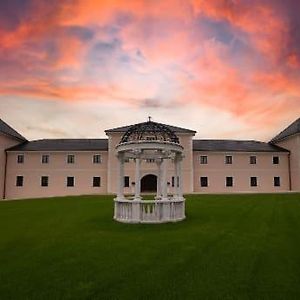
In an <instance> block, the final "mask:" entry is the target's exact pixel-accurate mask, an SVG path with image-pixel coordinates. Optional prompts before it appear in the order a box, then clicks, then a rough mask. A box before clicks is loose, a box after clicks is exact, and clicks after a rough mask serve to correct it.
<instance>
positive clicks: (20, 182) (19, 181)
mask: <svg viewBox="0 0 300 300" xmlns="http://www.w3.org/2000/svg"><path fill="white" fill-rule="evenodd" d="M23 181H24V177H23V176H17V178H16V186H23Z"/></svg>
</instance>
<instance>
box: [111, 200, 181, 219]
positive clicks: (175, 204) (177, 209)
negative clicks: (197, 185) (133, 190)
mask: <svg viewBox="0 0 300 300" xmlns="http://www.w3.org/2000/svg"><path fill="white" fill-rule="evenodd" d="M114 203H115V207H114V219H115V220H116V221H119V222H124V223H165V222H178V221H181V220H183V219H185V199H184V198H180V199H178V198H168V199H166V200H127V199H117V198H116V199H114Z"/></svg>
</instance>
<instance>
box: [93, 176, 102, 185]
mask: <svg viewBox="0 0 300 300" xmlns="http://www.w3.org/2000/svg"><path fill="white" fill-rule="evenodd" d="M100 186H101V177H99V176H95V177H93V187H100Z"/></svg>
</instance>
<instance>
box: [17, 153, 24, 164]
mask: <svg viewBox="0 0 300 300" xmlns="http://www.w3.org/2000/svg"><path fill="white" fill-rule="evenodd" d="M21 157H22V159H19V158H21ZM24 161H25V155H24V153H19V154H17V164H24Z"/></svg>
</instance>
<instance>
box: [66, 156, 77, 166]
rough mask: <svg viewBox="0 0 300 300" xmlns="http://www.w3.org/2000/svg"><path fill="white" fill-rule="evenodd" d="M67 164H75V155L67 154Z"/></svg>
mask: <svg viewBox="0 0 300 300" xmlns="http://www.w3.org/2000/svg"><path fill="white" fill-rule="evenodd" d="M67 163H68V164H74V163H75V155H74V154H68V156H67Z"/></svg>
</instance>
